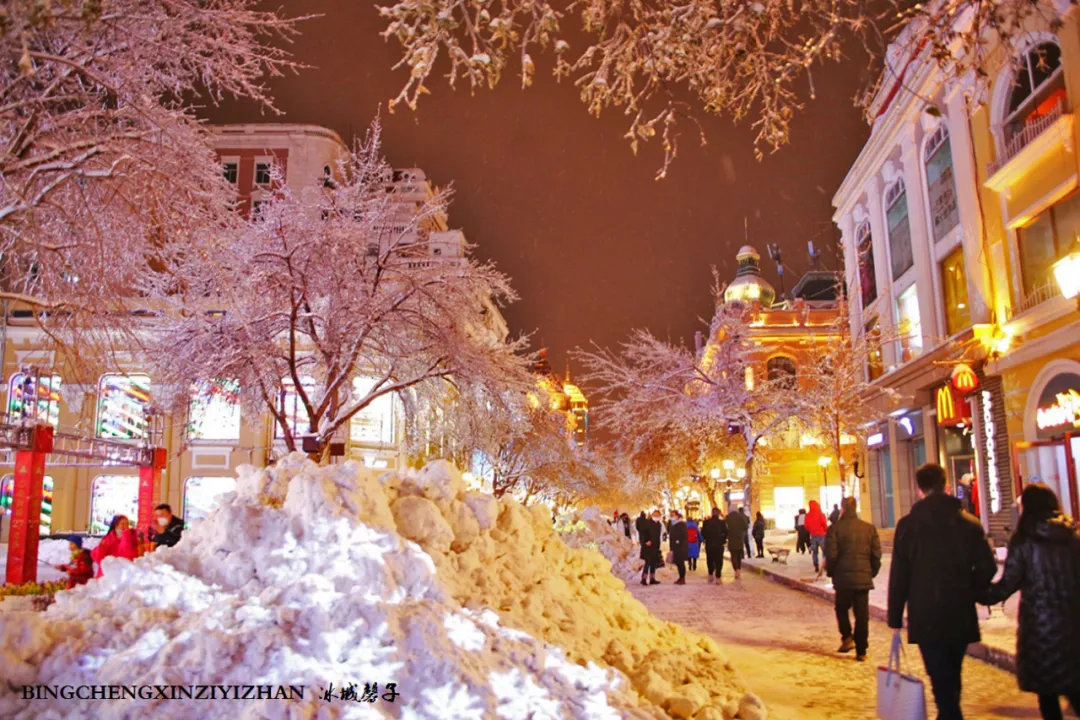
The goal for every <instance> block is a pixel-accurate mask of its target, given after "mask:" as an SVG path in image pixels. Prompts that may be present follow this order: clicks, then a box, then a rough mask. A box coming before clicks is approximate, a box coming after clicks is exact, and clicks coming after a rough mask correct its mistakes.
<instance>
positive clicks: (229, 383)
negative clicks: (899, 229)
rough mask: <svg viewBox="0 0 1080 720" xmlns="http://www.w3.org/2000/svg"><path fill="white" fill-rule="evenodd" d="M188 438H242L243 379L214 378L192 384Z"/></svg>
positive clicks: (219, 439)
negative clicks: (241, 405) (241, 399)
mask: <svg viewBox="0 0 1080 720" xmlns="http://www.w3.org/2000/svg"><path fill="white" fill-rule="evenodd" d="M187 437H188V440H217V441H223V440H239V439H240V383H239V382H237V381H236V380H210V381H207V382H201V383H196V384H195V385H193V386H192V388H191V403H190V405H189V406H188V426H187Z"/></svg>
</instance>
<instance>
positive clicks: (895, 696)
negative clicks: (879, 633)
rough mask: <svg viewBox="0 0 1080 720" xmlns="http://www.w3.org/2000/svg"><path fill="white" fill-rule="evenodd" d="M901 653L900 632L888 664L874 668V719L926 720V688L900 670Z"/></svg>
mask: <svg viewBox="0 0 1080 720" xmlns="http://www.w3.org/2000/svg"><path fill="white" fill-rule="evenodd" d="M902 652H903V644H902V643H901V640H900V633H896V634H895V635H893V643H892V649H891V650H890V651H889V664H888V665H886V666H885V667H879V668H878V669H877V716H878V717H879V718H881V720H926V688H925V686H924V685H923V682H922V680H920V679H918V678H917V677H912V676H911V675H905V674H904V673H902V672H901V671H900V655H901V653H902ZM904 659H905V661H906V659H907V656H906V655H905V656H904ZM905 664H906V662H905Z"/></svg>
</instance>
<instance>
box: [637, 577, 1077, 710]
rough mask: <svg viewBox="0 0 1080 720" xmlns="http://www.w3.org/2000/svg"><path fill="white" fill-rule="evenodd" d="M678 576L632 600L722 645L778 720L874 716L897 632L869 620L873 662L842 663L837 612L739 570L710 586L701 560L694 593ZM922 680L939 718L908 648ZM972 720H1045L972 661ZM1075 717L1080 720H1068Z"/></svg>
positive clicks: (967, 678) (915, 665)
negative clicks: (880, 673) (880, 676)
mask: <svg viewBox="0 0 1080 720" xmlns="http://www.w3.org/2000/svg"><path fill="white" fill-rule="evenodd" d="M673 576H674V573H670V572H668V571H667V569H666V568H665V570H663V571H662V579H663V581H664V582H663V584H661V585H656V586H650V587H642V586H641V585H638V584H637V583H630V584H629V585H628V588H629V589H630V591H631V593H633V595H634V596H635V597H636V598H638V599H639V600H641V601H642V602H643V603H644V604H645V605H646V607H648V608H649V610H650V611H652V613H653V614H654V615H656V616H657V617H659V618H661V619H663V620H668V621H671V622H675V623H679V624H680V625H682V626H684V627H686V628H688V629H692V630H697V631H699V632H702V633H705V634H707V635H709V636H710V637H712V638H713V639H715V640H716V641H717V642H718V643H720V645H721V646H722V647H723V649H724V651H725V652H726V653H727V654H728V657H729V659H730V660H731V662H732V664H734V665H735V667H736V668H737V669H738V671H739V674H741V675H742V677H743V679H744V680H745V682H746V684H747V687H748V689H749V690H750V691H751V692H754V693H756V694H757V695H759V696H760V697H761V698H762V699H763V700H764V701H765V703H766V705H767V707H768V709H769V717H770V718H776V719H777V720H812V719H814V718H822V719H823V720H824V719H825V718H853V719H854V718H873V717H874V716H875V707H874V702H875V694H876V679H875V674H876V668H877V667H878V666H879V665H884V664H885V663H886V662H887V660H888V651H889V641H890V630H889V629H888V627H887V626H886V625H885V624H884V623H882V622H879V621H877V620H873V619H871V621H870V649H869V659H868V662H866V663H857V662H855V656H854V653H851V654H848V655H838V654H836V653H835V652H834V651H835V650H836V648H837V646H838V645H839V644H840V636H839V634H838V632H837V630H836V618H835V615H834V613H833V608H832V605H831V604H829V603H827V602H825V601H823V600H820V599H818V598H814V597H811V596H809V595H806V594H804V593H801V592H798V591H796V590H792V589H789V588H785V587H782V586H780V585H777V584H776V583H773V582H770V581H768V580H765V579H763V578H761V577H759V576H757V575H755V574H754V573H753V572H751V571H749V570H747V571H744V573H743V577H742V579H741V580H739V581H735V580H734V579H733V576H732V570H731V565H730V563H725V566H724V582H723V584H722V585H721V586H712V585H708V584H707V583H706V581H705V577H706V576H705V563H704V558H702V560H701V562H700V564H699V566H698V570H697V572H696V573H687V581H686V585H685V586H681V587H680V586H675V585H672V584H671V581H672V579H673ZM905 648H906V652H907V660H908V662H909V663H910V666H911V671H912V673H913V674H915V675H917V676H918V677H920V678H921V679H922V680H923V682H925V683H926V691H927V702H928V709H929V713H930V717H933V715H934V713H933V700H932V697H931V695H930V685H929V679H928V678H927V677H926V674H925V673H924V672H923V669H922V662H921V659H920V657H919V652H918V649H917V648H914V647H907V646H905ZM963 706H964V712H965V717H966V718H969V720H971V719H975V718H987V719H989V718H1002V717H1010V718H1037V717H1039V713H1038V709H1037V707H1036V699H1035V696H1034V695H1030V694H1027V693H1023V692H1021V691H1020V690H1019V688H1018V687H1017V685H1016V678H1015V677H1014V676H1012V675H1011V674H1009V673H1007V672H1005V671H1003V670H999V669H997V668H995V667H992V666H990V665H987V664H985V663H982V662H979V661H978V660H974V659H972V658H967V659H966V660H965V661H964V696H963ZM1067 717H1075V716H1074V715H1067Z"/></svg>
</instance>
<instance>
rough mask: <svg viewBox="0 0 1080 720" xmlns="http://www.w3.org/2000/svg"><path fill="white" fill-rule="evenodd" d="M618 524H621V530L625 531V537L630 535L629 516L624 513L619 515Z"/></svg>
mask: <svg viewBox="0 0 1080 720" xmlns="http://www.w3.org/2000/svg"><path fill="white" fill-rule="evenodd" d="M619 524H620V525H621V526H622V529H623V532H624V533H626V537H630V516H629V515H627V514H626V513H623V514H622V515H620V516H619Z"/></svg>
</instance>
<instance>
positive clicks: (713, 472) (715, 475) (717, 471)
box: [709, 468, 720, 480]
mask: <svg viewBox="0 0 1080 720" xmlns="http://www.w3.org/2000/svg"><path fill="white" fill-rule="evenodd" d="M709 475H710V476H711V477H712V479H713V480H719V479H720V468H713V469H712V470H710V471H709Z"/></svg>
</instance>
